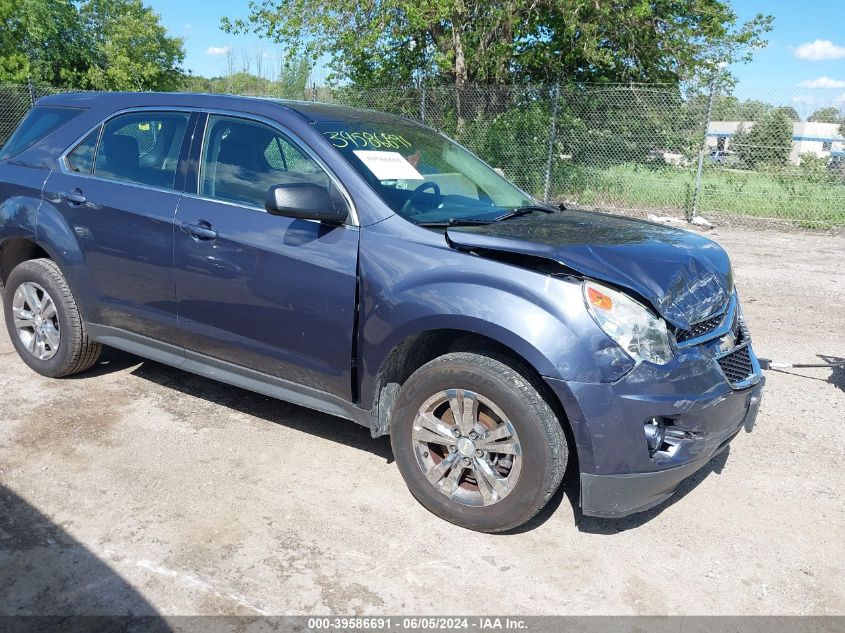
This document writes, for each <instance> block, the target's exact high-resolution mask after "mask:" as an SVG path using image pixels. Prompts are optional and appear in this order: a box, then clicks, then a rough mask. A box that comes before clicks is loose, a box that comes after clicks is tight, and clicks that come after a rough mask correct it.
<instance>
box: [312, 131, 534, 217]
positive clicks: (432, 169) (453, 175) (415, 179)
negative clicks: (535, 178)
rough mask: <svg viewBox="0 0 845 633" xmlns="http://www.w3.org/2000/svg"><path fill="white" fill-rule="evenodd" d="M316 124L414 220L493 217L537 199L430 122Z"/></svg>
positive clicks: (401, 212) (394, 206)
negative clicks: (419, 124)
mask: <svg viewBox="0 0 845 633" xmlns="http://www.w3.org/2000/svg"><path fill="white" fill-rule="evenodd" d="M315 127H316V128H317V129H318V130H319V131H320V132H321V133H322V134H323V135H324V136H325V137H326V139H328V141H329V142H330V143H331V144H332V145H334V147H335V149H337V151H338V152H339V153H340V155H341V156H343V157H344V158H345V159H346V161H347V162H348V163H349V164H350V165H352V167H353V168H354V169H355V170H356V171H357V172H358V173H359V174H361V176H362V177H363V178H364V180H366V181H367V182H368V183H369V184H370V186H372V188H373V189H375V191H376V192H377V193H378V194H379V196H381V198H382V199H383V200H384V201H385V202H386V203H387V204H388V205H389V206H390V208H391V209H393V211H394V212H396V213H397V214H399V215H401V216H402V217H404V218H405V219H407V220H410V221H411V222H414V223H416V224H423V225H441V224H448V223H449V222H450V221H451V222H453V223H455V222H459V221H465V222H491V221H493V220H496V219H498V218H500V217H502V216H503V215H506V214H508V213H510V212H512V211H514V210H515V209H522V208H525V207H531V206H536V205H537V202H536V201H535V200H532V199H531V198H530V197H529V196H528V195H527V194H525V193H524V192H522V191H520V190H519V189H517V188H516V187H515V186H514V185H512V184H511V183H510V182H508V181H507V180H506V179H505V178H504V177H502V176H500V175H499V174H498V173H496V172H495V171H494V170H492V169H491V168H490V167H488V166H487V165H485V164H484V163H483V162H482V161H480V160H479V159H478V158H476V157H475V156H473V155H472V154H470V153H469V152H468V151H466V150H465V149H463V148H462V147H461V146H460V145H458V144H457V143H454V142H452V141H450V140H449V139H447V138H446V137H444V136H441V135H440V134H438V133H437V132H435V131H433V130H430V129H428V128H425V127H422V126H418V125H413V124H411V123H403V122H401V121H395V122H393V121H389V122H385V121H374V122H372V123H370V122H363V123H362V122H346V121H342V122H337V121H327V122H317V123H315Z"/></svg>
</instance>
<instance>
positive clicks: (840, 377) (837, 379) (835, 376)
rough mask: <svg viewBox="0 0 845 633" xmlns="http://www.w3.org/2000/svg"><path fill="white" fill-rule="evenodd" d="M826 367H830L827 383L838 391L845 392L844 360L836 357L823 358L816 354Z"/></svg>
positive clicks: (822, 355)
mask: <svg viewBox="0 0 845 633" xmlns="http://www.w3.org/2000/svg"><path fill="white" fill-rule="evenodd" d="M817 356H818V357H819V358H820V359H822V360H823V361H824V362H825V363H827V364H828V365H831V369H832V370H833V371H831V373H830V377H829V378H828V379H827V381H828V382H829V383H830V384H832V385H833V386H834V387H836V388H837V389H839V391H845V358H839V357H837V356H825V355H824V354H817Z"/></svg>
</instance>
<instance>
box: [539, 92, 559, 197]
mask: <svg viewBox="0 0 845 633" xmlns="http://www.w3.org/2000/svg"><path fill="white" fill-rule="evenodd" d="M552 99H553V101H552V120H551V122H550V124H549V151H548V154H547V155H546V178H545V182H544V183H543V202H548V201H549V192H550V189H551V184H552V166H553V159H554V153H555V138H556V137H557V109H558V105H559V103H560V83H556V84H555V88H554V90H553V91H552Z"/></svg>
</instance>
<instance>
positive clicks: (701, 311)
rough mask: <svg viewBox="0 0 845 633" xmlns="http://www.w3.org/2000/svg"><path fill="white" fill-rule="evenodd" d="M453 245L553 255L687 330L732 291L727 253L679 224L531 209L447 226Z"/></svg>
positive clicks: (731, 274) (469, 248)
mask: <svg viewBox="0 0 845 633" xmlns="http://www.w3.org/2000/svg"><path fill="white" fill-rule="evenodd" d="M446 239H447V240H448V242H449V244H450V245H451V246H452V247H453V248H458V249H461V250H468V251H474V252H477V253H479V254H481V255H483V254H484V252H485V251H488V252H489V251H497V252H505V253H515V254H520V255H527V256H530V257H541V258H544V259H547V260H553V261H555V262H558V263H560V264H562V265H563V266H565V267H567V268H569V269H571V270H573V271H575V272H577V273H580V274H581V275H584V276H586V277H590V278H594V279H596V280H602V281H606V282H609V283H611V284H614V285H617V286H621V287H623V288H627V289H629V290H632V291H633V292H635V293H637V294H639V295H640V296H642V297H643V298H645V299H646V300H648V301H649V303H651V305H652V306H653V307H654V309H655V310H657V311H658V312H659V313H660V315H661V316H663V318H665V319H666V320H667V321H668V322H669V323H671V324H672V325H674V326H676V327H678V328H681V329H689V327H690V326H691V325H692V324H693V323H696V322H698V321H702V320H704V319H705V318H707V317H708V316H710V315H712V314H713V313H714V312H716V311H717V310H719V309H721V308H723V307H724V306H725V305H726V304H727V303H728V300H729V298H730V295H731V292H732V291H733V273H732V271H731V264H730V260H729V259H728V256H727V253H725V251H724V250H722V248H721V247H720V246H719V245H717V244H716V243H715V242H713V241H712V240H709V239H707V238H705V237H702V236H700V235H696V234H695V233H691V232H689V231H684V230H682V229H678V228H674V227H669V226H663V225H660V224H654V223H652V222H645V221H642V220H635V219H632V218H624V217H620V216H615V215H609V214H604V213H595V212H590V211H576V210H566V211H561V212H555V213H553V214H545V213H539V212H538V213H532V214H529V215H525V216H522V217H518V218H513V219H510V220H506V221H502V222H495V223H492V224H486V225H479V226H462V227H450V228H449V229H448V230H447V231H446Z"/></svg>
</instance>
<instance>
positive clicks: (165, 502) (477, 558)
mask: <svg viewBox="0 0 845 633" xmlns="http://www.w3.org/2000/svg"><path fill="white" fill-rule="evenodd" d="M714 237H715V239H717V240H718V241H719V242H721V243H722V244H723V245H724V246H725V247H726V248H727V249H728V251H729V252H730V254H731V256H732V258H733V261H734V264H735V268H736V278H737V284H738V286H739V289H740V293H741V296H742V299H743V301H744V306H745V313H746V316H747V318H748V321H749V322H750V326H751V329H752V334H753V335H754V338H755V345H756V349H757V351H758V354H759V355H761V356H765V357H770V358H773V359H775V360H779V361H784V362H800V361H804V362H808V361H813V360H816V359H817V356H818V355H824V356H827V357H837V358H840V359H842V358H845V274H843V270H842V269H843V266H845V238H843V237H835V236H823V235H809V234H796V233H778V232H763V231H757V232H752V231H749V230H746V229H736V228H733V229H729V228H722V229H719V230H718V231H717V233H716V234H715V235H714ZM104 361H105V362H104V364H101V365H100V366H98V367H97V368H96V369H95V370H93V371H91V372H89V373H87V374H85V375H83V376H80V377H77V378H74V379H67V380H60V381H53V380H47V379H43V378H40V377H38V376H36V375H35V374H33V373H32V372H30V371H29V370H28V369H27V368H26V367H25V366H24V365H23V363H22V362H20V361H19V360H18V358H17V356H16V355H15V353H14V352H13V349H12V346H11V344H10V343H9V342H8V340H7V338H6V337H5V335H0V390H2V394H3V397H2V402H0V613H6V614H10V613H24V612H35V613H62V614H64V613H127V612H130V611H131V612H135V613H154V612H159V613H165V614H194V613H202V614H222V613H225V614H256V613H278V614H281V613H285V614H314V613H328V612H334V613H343V614H347V613H368V614H376V613H382V614H397V613H403V614H410V613H428V614H442V613H452V614H484V613H488V612H489V611H490V610H491V608H492V609H493V610H495V611H496V612H497V613H514V614H540V613H542V614H572V613H578V614H593V613H613V614H622V613H625V614H666V613H669V614H687V615H689V614H728V613H730V614H843V613H845V589H844V588H843V587H845V585H843V582H842V579H843V578H844V577H845V547H843V543H845V505H843V487H844V486H845V483H844V482H845V432H844V431H845V372H842V371H839V372H835V373H834V372H831V371H830V370H820V369H815V370H795V371H788V372H786V371H784V372H772V371H770V372H768V373H767V379H768V387H767V391H766V394H765V397H764V399H763V406H762V411H761V414H760V417H759V419H758V423H757V427H756V429H755V430H754V432H753V433H751V434H744V433H743V434H741V435H740V436H738V437H737V438H736V440H735V441H734V443H733V445H732V448H731V450H730V452H729V453H728V454H723V455H722V456H720V457H718V458H716V459H715V460H714V461H713V462H711V464H710V465H709V467H707V468H705V469H704V471H702V472H701V473H699V474H698V475H696V476H695V477H693V478H692V479H691V480H689V481H688V482H686V484H685V485H684V486H683V488H682V489H681V491H680V492H679V494H678V495H677V496H676V497H675V498H674V500H673V501H671V502H670V503H668V504H664V505H663V506H661V507H659V508H657V509H655V510H653V511H650V512H648V513H645V514H643V515H638V516H635V517H632V518H628V519H626V520H622V521H607V520H596V519H589V518H585V517H582V516H580V515H579V514H578V512H577V511H576V510H574V509H573V506H572V504H571V503H570V498H571V497H570V496H569V494H566V495H564V494H562V493H561V494H558V496H557V497H556V499H555V501H554V502H553V504H552V506H551V507H550V508H549V510H548V511H546V512H544V513H542V514H541V515H540V517H538V519H537V520H535V521H533V522H532V523H531V524H529V525H528V526H527V529H525V530H523V531H521V532H520V533H517V534H509V535H500V536H489V535H482V534H476V533H472V532H468V531H465V530H462V529H460V528H457V527H453V526H451V525H449V524H447V523H445V522H443V521H441V520H439V519H437V518H435V517H434V516H433V515H431V514H429V513H428V512H427V511H426V510H424V509H423V508H422V507H421V506H420V505H418V504H417V503H416V502H415V501H414V499H413V498H412V497H411V495H410V494H409V493H408V491H407V489H406V488H405V486H404V484H403V483H402V480H401V478H400V476H399V473H398V471H397V469H396V467H395V465H393V464H392V463H391V462H392V458H391V453H390V446H389V443H388V441H387V440H386V439H385V438H382V439H380V440H375V441H374V440H371V439H370V437H369V432H368V431H367V430H366V429H364V428H361V427H357V426H355V425H354V424H352V423H349V422H345V421H343V420H340V419H336V418H332V417H330V416H326V415H321V414H317V413H313V412H311V411H308V410H306V409H301V408H298V407H295V406H292V405H288V404H285V403H281V402H276V401H272V400H270V399H268V398H265V397H263V396H258V395H253V394H250V393H247V392H245V391H241V390H238V389H234V388H230V387H226V386H222V385H219V384H216V383H214V382H212V381H209V380H205V379H202V378H197V377H192V376H190V375H188V374H184V373H181V372H179V371H176V370H173V369H169V368H167V367H164V366H162V365H158V364H156V363H152V362H142V361H141V360H140V359H138V358H135V357H132V356H129V355H125V354H121V353H117V352H110V353H108V354H107V355H106V356H105V358H104ZM491 590H495V600H494V601H493V602H490V601H489V597H490V593H489V592H490V591H491ZM491 605H492V606H491Z"/></svg>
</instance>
